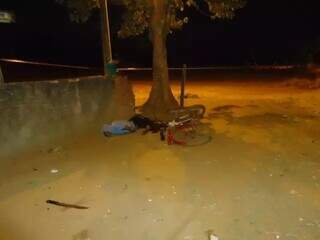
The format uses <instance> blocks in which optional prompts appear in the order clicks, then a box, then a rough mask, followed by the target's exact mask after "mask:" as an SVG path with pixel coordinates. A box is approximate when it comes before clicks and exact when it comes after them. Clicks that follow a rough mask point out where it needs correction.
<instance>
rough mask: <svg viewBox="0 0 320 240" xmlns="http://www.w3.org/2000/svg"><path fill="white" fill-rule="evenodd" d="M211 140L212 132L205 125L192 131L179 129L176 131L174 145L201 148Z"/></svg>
mask: <svg viewBox="0 0 320 240" xmlns="http://www.w3.org/2000/svg"><path fill="white" fill-rule="evenodd" d="M211 140H212V132H211V130H210V128H209V127H208V126H206V125H203V124H200V125H198V126H196V127H194V128H192V129H190V128H177V129H175V130H174V143H175V144H178V145H181V146H187V147H193V146H201V145H205V144H207V143H209V142H210V141H211Z"/></svg>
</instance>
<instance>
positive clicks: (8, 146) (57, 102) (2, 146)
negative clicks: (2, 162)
mask: <svg viewBox="0 0 320 240" xmlns="http://www.w3.org/2000/svg"><path fill="white" fill-rule="evenodd" d="M133 109H134V96H133V92H132V88H131V86H130V84H129V83H128V81H127V80H126V79H125V78H122V77H118V78H117V79H116V80H115V82H111V81H108V80H106V79H103V78H102V77H91V78H86V79H69V80H59V81H47V82H24V83H13V84H6V85H5V88H3V89H0V119H1V120H0V121H1V122H0V158H1V157H3V156H7V155H8V154H9V155H10V154H13V153H15V154H16V153H18V152H20V151H22V150H26V149H28V148H30V147H33V146H37V145H39V144H46V143H50V142H52V141H56V140H59V139H66V138H68V137H74V136H76V135H78V134H81V133H84V132H86V131H88V130H94V131H97V132H98V131H100V129H101V125H102V124H103V123H105V122H109V121H112V120H116V119H127V118H128V117H130V116H131V115H133Z"/></svg>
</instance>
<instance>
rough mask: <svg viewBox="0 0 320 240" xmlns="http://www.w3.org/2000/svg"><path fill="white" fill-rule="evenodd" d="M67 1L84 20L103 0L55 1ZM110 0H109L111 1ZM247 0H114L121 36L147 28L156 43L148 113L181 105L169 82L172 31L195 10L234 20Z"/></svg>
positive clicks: (74, 15)
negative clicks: (120, 12) (121, 10)
mask: <svg viewBox="0 0 320 240" xmlns="http://www.w3.org/2000/svg"><path fill="white" fill-rule="evenodd" d="M56 1H59V2H66V3H67V6H68V8H69V9H70V10H71V18H72V20H74V21H78V22H82V21H86V20H88V18H89V17H90V13H91V10H92V9H94V8H97V7H99V6H100V5H102V4H100V3H102V2H101V1H104V0H56ZM109 1H110V0H109ZM245 1H246V0H111V4H120V5H122V6H124V8H125V10H126V11H125V13H124V15H123V16H122V17H123V22H122V26H121V29H120V30H119V32H118V35H119V37H123V38H126V37H130V36H137V35H140V34H142V33H144V32H145V31H148V32H149V38H150V41H151V42H152V45H153V83H152V88H151V92H150V95H149V98H148V100H147V101H146V103H145V104H144V105H143V112H144V113H145V115H147V116H149V117H152V118H155V119H163V118H166V117H167V113H168V110H170V109H172V108H176V107H178V102H177V100H176V99H175V98H174V96H173V94H172V91H171V88H170V85H169V73H168V64H167V48H166V40H167V36H168V34H170V33H172V31H174V30H177V29H181V28H182V27H183V26H184V25H185V24H187V23H188V21H189V18H188V16H187V14H188V12H189V11H186V10H187V9H190V10H191V9H193V10H196V11H199V12H200V13H202V14H205V15H207V16H208V17H210V18H211V19H213V20H215V19H231V18H233V16H234V14H235V11H236V10H238V9H240V8H242V7H243V6H244V4H245Z"/></svg>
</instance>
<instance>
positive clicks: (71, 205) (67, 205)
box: [47, 200, 89, 209]
mask: <svg viewBox="0 0 320 240" xmlns="http://www.w3.org/2000/svg"><path fill="white" fill-rule="evenodd" d="M47 203H48V204H53V205H57V206H60V207H66V208H76V209H88V208H89V207H84V206H79V205H74V204H68V203H62V202H58V201H54V200H47Z"/></svg>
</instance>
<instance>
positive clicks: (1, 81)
mask: <svg viewBox="0 0 320 240" xmlns="http://www.w3.org/2000/svg"><path fill="white" fill-rule="evenodd" d="M1 88H4V77H3V73H2V70H1V65H0V89H1Z"/></svg>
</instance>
